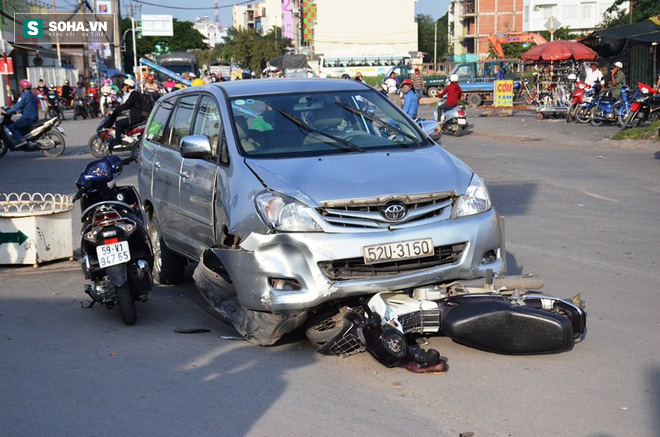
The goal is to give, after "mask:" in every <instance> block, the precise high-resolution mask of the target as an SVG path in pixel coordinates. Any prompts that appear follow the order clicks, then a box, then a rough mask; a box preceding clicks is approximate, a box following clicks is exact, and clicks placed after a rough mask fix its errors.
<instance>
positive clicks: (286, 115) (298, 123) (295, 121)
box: [277, 109, 364, 152]
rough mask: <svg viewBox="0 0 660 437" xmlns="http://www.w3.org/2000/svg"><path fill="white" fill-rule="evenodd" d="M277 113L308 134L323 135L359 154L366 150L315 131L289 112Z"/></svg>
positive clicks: (279, 110) (341, 139)
mask: <svg viewBox="0 0 660 437" xmlns="http://www.w3.org/2000/svg"><path fill="white" fill-rule="evenodd" d="M277 112H279V113H280V114H282V115H283V116H284V118H286V119H287V120H289V121H290V122H291V123H293V124H295V125H296V126H298V127H299V128H301V129H304V130H306V131H308V132H313V133H315V134H319V135H323V136H324V137H328V138H330V139H331V140H333V141H336V142H337V143H340V144H343V145H344V146H346V147H348V148H349V149H351V150H355V151H357V152H364V149H363V148H362V147H360V146H357V145H355V144H353V143H351V142H350V141H348V140H345V139H343V138H339V137H336V136H334V135H332V134H329V133H326V132H323V131H320V130H318V129H315V128H313V127H311V126H310V125H308V124H307V123H305V122H304V121H302V120H300V119H298V117H296V116H295V115H291V114H289V113H288V112H286V111H283V110H282V109H277ZM324 143H326V144H330V145H331V146H334V147H339V148H341V149H344V150H345V149H346V148H345V147H340V146H338V145H337V144H335V143H330V142H327V141H324Z"/></svg>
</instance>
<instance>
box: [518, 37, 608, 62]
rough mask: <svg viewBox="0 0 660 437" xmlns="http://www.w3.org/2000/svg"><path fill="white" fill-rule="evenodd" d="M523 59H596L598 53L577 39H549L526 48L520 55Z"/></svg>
mask: <svg viewBox="0 0 660 437" xmlns="http://www.w3.org/2000/svg"><path fill="white" fill-rule="evenodd" d="M520 57H521V58H522V59H523V61H541V60H543V61H565V60H567V59H575V60H576V61H578V60H583V59H596V58H597V57H598V53H596V52H594V51H593V50H591V49H590V48H589V47H587V46H585V45H584V44H582V43H579V42H577V41H562V40H556V41H550V42H547V43H545V44H539V45H537V46H535V47H532V48H531V49H529V50H527V51H526V52H525V53H523V54H522V56H520Z"/></svg>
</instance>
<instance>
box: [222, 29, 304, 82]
mask: <svg viewBox="0 0 660 437" xmlns="http://www.w3.org/2000/svg"><path fill="white" fill-rule="evenodd" d="M278 34H279V35H281V32H277V30H276V29H274V30H271V31H270V32H269V33H268V34H267V35H266V36H262V35H261V34H260V33H259V32H257V31H256V30H254V29H238V30H237V29H235V28H232V29H229V33H228V35H227V37H226V38H225V44H224V50H225V51H226V53H227V54H228V55H229V56H230V58H231V59H232V60H233V61H234V62H236V63H237V64H239V65H240V66H241V67H243V68H249V69H251V70H252V71H258V72H261V71H262V70H263V69H264V68H266V63H267V62H268V61H270V60H271V59H275V58H277V57H278V56H280V55H282V54H283V53H284V52H285V50H286V48H287V47H289V46H290V45H291V41H290V40H288V39H286V38H284V39H282V38H281V37H280V38H278Z"/></svg>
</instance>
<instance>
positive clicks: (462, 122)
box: [458, 118, 467, 124]
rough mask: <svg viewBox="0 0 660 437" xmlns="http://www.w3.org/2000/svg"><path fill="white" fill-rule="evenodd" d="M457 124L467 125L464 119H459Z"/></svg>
mask: <svg viewBox="0 0 660 437" xmlns="http://www.w3.org/2000/svg"><path fill="white" fill-rule="evenodd" d="M458 124H467V120H465V119H464V118H459V119H458Z"/></svg>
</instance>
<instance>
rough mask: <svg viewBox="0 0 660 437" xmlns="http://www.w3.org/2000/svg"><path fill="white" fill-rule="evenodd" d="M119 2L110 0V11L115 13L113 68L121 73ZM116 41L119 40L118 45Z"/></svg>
mask: <svg viewBox="0 0 660 437" xmlns="http://www.w3.org/2000/svg"><path fill="white" fill-rule="evenodd" d="M119 7H120V5H119V0H112V8H113V9H112V10H113V12H114V13H115V20H114V21H115V23H114V24H115V47H114V52H115V53H114V58H115V68H116V69H117V70H119V71H123V68H122V62H121V46H122V41H121V35H122V32H121V26H120V23H121V21H120V14H119ZM117 39H119V44H116V43H117Z"/></svg>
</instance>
